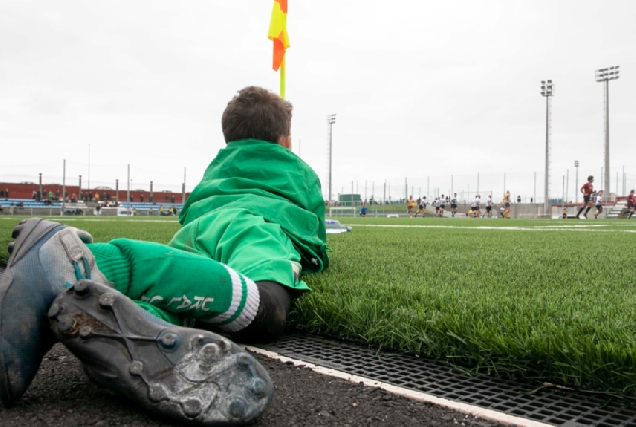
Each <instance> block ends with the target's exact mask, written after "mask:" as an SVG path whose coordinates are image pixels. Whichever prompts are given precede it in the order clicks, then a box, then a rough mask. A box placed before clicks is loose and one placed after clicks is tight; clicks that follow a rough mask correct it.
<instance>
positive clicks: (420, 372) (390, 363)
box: [261, 334, 636, 427]
mask: <svg viewBox="0 0 636 427" xmlns="http://www.w3.org/2000/svg"><path fill="white" fill-rule="evenodd" d="M261 348H263V349H266V350H271V351H275V352H276V353H279V354H281V355H284V356H288V357H292V358H294V359H299V360H303V361H306V362H310V363H313V364H316V365H320V366H325V367H328V368H333V369H337V370H339V371H342V372H346V373H349V374H354V375H360V376H364V377H367V378H371V379H374V380H377V381H382V382H385V383H388V384H392V385H396V386H401V387H404V388H408V389H412V390H417V391H420V392H424V393H428V394H431V395H433V396H436V397H441V398H445V399H449V400H454V401H458V402H464V403H469V404H472V405H476V406H480V407H482V408H488V409H494V410H498V411H501V412H504V413H507V414H511V415H515V416H519V417H524V418H528V419H531V420H536V421H540V422H543V423H549V424H554V425H557V426H564V427H582V426H595V427H610V426H612V427H613V426H625V427H636V400H629V399H619V398H615V397H607V396H601V395H593V394H587V393H581V392H574V391H570V390H562V389H558V388H554V387H550V388H547V387H546V388H542V389H540V390H538V391H536V393H533V394H530V393H531V392H532V391H533V390H535V389H536V385H532V384H524V383H517V382H513V381H506V380H499V379H495V378H491V377H488V376H483V375H476V376H470V375H467V374H463V373H461V372H459V371H457V370H454V369H453V368H451V367H450V366H448V365H447V364H446V363H444V362H443V361H440V360H436V359H427V358H419V357H415V356H410V355H405V354H399V353H390V352H382V353H376V352H375V351H374V350H371V349H368V348H364V347H362V346H359V345H356V344H352V343H346V342H339V341H330V340H326V339H322V338H317V337H313V336H307V335H301V334H291V335H286V336H284V337H283V338H281V339H280V340H278V341H277V342H275V343H273V344H271V345H268V346H262V347H261Z"/></svg>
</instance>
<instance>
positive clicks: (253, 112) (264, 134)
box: [221, 86, 292, 149]
mask: <svg viewBox="0 0 636 427" xmlns="http://www.w3.org/2000/svg"><path fill="white" fill-rule="evenodd" d="M291 117H292V105H291V104H290V103H289V102H287V101H285V100H284V99H282V98H281V97H280V96H278V95H276V94H275V93H272V92H270V91H268V90H266V89H263V88H261V87H257V86H248V87H246V88H244V89H241V90H240V91H239V93H238V94H237V95H236V96H235V97H234V98H232V100H231V101H230V102H228V104H227V107H226V108H225V111H224V112H223V116H222V118H221V128H222V130H223V136H224V137H225V143H226V144H227V143H229V142H232V141H238V140H241V139H248V138H254V139H260V140H263V141H267V142H271V143H273V144H278V145H282V146H283V147H285V148H289V149H291V136H290V135H291Z"/></svg>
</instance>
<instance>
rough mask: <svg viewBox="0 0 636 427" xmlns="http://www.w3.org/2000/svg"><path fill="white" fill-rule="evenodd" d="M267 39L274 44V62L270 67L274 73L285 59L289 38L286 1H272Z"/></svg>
mask: <svg viewBox="0 0 636 427" xmlns="http://www.w3.org/2000/svg"><path fill="white" fill-rule="evenodd" d="M267 37H268V38H269V39H270V40H272V41H273V42H274V61H273V64H272V67H273V68H274V71H278V69H279V68H280V65H281V63H282V62H283V59H284V58H285V51H286V50H287V48H288V47H289V37H288V35H287V0H274V8H273V9H272V19H271V21H270V22H269V32H268V33H267Z"/></svg>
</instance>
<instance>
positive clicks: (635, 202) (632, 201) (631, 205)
mask: <svg viewBox="0 0 636 427" xmlns="http://www.w3.org/2000/svg"><path fill="white" fill-rule="evenodd" d="M627 210H628V211H629V216H628V217H627V219H631V217H632V215H633V214H634V211H636V196H634V190H632V191H630V192H629V195H628V196H627Z"/></svg>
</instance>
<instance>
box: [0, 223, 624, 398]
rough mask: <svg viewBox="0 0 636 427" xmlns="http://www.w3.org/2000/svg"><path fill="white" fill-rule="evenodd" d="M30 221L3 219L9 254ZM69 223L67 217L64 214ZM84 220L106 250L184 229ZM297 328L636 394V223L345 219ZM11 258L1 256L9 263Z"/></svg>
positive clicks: (299, 309) (295, 320)
mask: <svg viewBox="0 0 636 427" xmlns="http://www.w3.org/2000/svg"><path fill="white" fill-rule="evenodd" d="M20 219H21V218H17V217H14V218H12V220H6V219H4V218H3V220H2V221H0V248H3V247H6V244H7V243H8V242H9V241H10V240H11V239H10V234H11V229H12V228H13V227H14V226H15V225H16V224H17V222H18V221H19V220H20ZM56 219H59V218H56ZM147 220H148V218H143V217H142V218H135V219H132V220H131V219H118V218H114V219H108V220H107V218H104V219H103V220H99V219H98V220H90V221H87V220H76V219H67V218H64V221H65V222H67V221H68V223H69V224H71V225H73V226H76V227H79V228H83V229H86V230H88V231H89V232H91V233H92V234H93V236H94V237H95V240H96V241H107V240H109V239H112V238H115V237H128V238H133V239H143V240H152V241H157V242H161V243H166V242H167V241H169V240H170V238H171V237H172V235H173V234H174V232H175V231H176V230H177V229H178V228H179V224H178V223H177V222H176V221H175V220H173V219H164V218H157V220H155V219H154V218H153V221H152V222H145V221H147ZM340 221H341V222H342V223H344V224H350V225H352V226H353V232H351V233H346V234H334V235H328V244H329V246H330V247H331V249H332V250H333V252H332V253H331V267H330V269H329V270H327V271H326V272H324V273H322V274H316V275H306V276H304V280H306V281H307V283H308V284H309V286H310V287H311V288H312V289H313V292H311V293H309V294H306V295H305V296H303V297H302V298H301V299H300V300H298V302H297V304H296V308H295V310H294V311H293V313H292V315H291V319H290V324H291V325H292V326H293V327H295V328H297V329H300V330H302V331H307V332H311V333H316V334H320V335H325V336H332V337H338V338H344V339H352V340H356V341H361V342H364V343H367V344H369V345H371V346H373V347H377V348H385V349H386V348H391V349H397V350H402V351H407V352H411V353H416V354H419V355H425V356H432V357H438V358H445V359H446V360H448V361H449V363H451V364H453V365H455V366H458V367H460V368H461V369H463V370H465V371H470V372H488V373H490V374H492V375H497V376H500V377H508V378H524V379H529V380H533V381H539V382H544V381H546V382H551V383H557V384H561V385H564V386H570V387H576V388H583V389H588V390H598V391H604V392H611V393H619V394H624V395H631V396H633V395H636V339H635V336H636V335H635V334H636V292H635V289H634V288H636V275H635V273H634V271H635V270H634V256H635V254H636V246H635V245H634V239H635V238H636V234H635V233H636V221H634V222H631V221H620V220H607V221H601V220H599V221H593V220H588V221H557V220H503V219H499V220H495V219H491V220H486V219H448V218H430V219H429V218H425V219H421V218H417V219H415V218H413V219H409V218H403V219H387V218H340ZM3 262H6V253H5V252H4V251H2V253H1V254H0V265H1V264H2V263H3Z"/></svg>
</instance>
